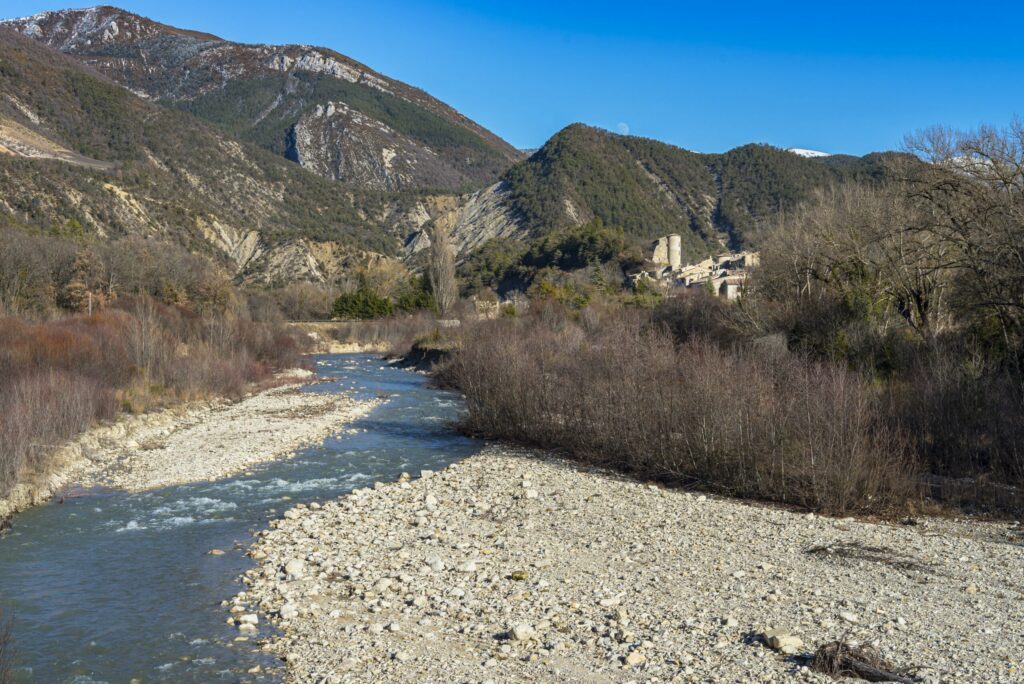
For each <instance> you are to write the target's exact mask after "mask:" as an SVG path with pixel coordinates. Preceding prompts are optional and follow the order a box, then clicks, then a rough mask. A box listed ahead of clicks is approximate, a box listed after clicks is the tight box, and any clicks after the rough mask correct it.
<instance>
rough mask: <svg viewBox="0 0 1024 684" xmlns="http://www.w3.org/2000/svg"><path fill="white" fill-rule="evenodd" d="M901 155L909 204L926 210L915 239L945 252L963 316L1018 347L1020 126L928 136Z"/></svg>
mask: <svg viewBox="0 0 1024 684" xmlns="http://www.w3.org/2000/svg"><path fill="white" fill-rule="evenodd" d="M906 146H907V148H908V149H909V150H910V151H911V152H914V153H915V154H916V155H917V156H919V157H920V158H922V159H924V160H925V161H926V162H928V163H927V164H917V165H910V166H909V169H908V173H907V178H908V183H909V186H910V197H911V198H912V199H913V200H914V201H916V202H919V203H920V204H921V205H922V206H923V207H925V208H927V210H928V213H929V218H930V220H929V221H928V223H927V224H926V225H924V226H922V228H921V230H922V232H925V233H927V234H928V235H929V236H930V239H933V240H935V241H938V242H941V243H942V244H944V245H946V246H947V247H948V251H949V254H950V255H952V256H953V258H952V259H951V260H950V262H949V264H948V266H949V268H951V269H954V270H956V271H957V273H958V276H959V277H958V278H957V286H958V290H959V292H958V295H959V305H960V309H961V311H962V312H963V313H964V314H965V315H969V316H973V317H979V316H980V317H985V318H990V319H992V320H995V321H998V323H999V325H1000V327H1001V329H1002V333H1003V336H1004V338H1005V340H1006V343H1007V345H1008V346H1009V347H1010V348H1014V347H1017V348H1020V346H1021V345H1024V123H1022V122H1021V121H1020V119H1015V120H1014V121H1013V122H1012V123H1011V125H1010V126H1009V127H1008V128H1005V129H999V128H995V127H991V126H983V127H981V128H979V129H978V130H976V131H966V132H964V131H951V130H948V129H943V128H933V129H929V130H926V131H923V132H920V133H918V134H916V135H913V136H910V137H908V138H907V141H906Z"/></svg>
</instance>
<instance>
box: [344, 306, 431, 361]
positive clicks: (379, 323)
mask: <svg viewBox="0 0 1024 684" xmlns="http://www.w3.org/2000/svg"><path fill="white" fill-rule="evenodd" d="M436 329H437V320H436V319H435V318H434V316H432V315H430V314H428V313H426V312H421V313H416V314H411V315H408V316H396V317H394V318H384V319H379V320H370V321H340V322H337V323H332V324H331V327H330V335H331V337H332V338H333V339H335V340H337V341H338V342H342V343H346V344H348V343H354V344H363V345H374V346H377V347H380V348H383V349H385V350H386V351H387V353H388V354H389V355H391V356H401V355H403V354H405V353H406V352H408V351H409V350H410V349H411V348H412V346H413V344H414V343H415V341H416V340H417V339H420V338H422V337H424V336H426V335H429V334H431V333H432V332H433V331H434V330H436Z"/></svg>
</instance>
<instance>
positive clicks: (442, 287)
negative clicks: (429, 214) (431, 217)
mask: <svg viewBox="0 0 1024 684" xmlns="http://www.w3.org/2000/svg"><path fill="white" fill-rule="evenodd" d="M428 275H429V277H430V289H431V291H432V292H433V294H434V303H435V304H436V305H437V312H438V314H440V316H441V318H446V317H447V316H448V314H449V313H450V312H451V310H452V307H454V306H455V302H457V301H458V299H459V285H458V283H457V282H456V280H455V255H454V254H453V253H452V247H451V241H450V240H449V238H448V228H447V227H446V226H445V225H443V224H442V223H441V222H437V221H435V222H434V226H433V228H432V229H431V230H430V265H429V267H428Z"/></svg>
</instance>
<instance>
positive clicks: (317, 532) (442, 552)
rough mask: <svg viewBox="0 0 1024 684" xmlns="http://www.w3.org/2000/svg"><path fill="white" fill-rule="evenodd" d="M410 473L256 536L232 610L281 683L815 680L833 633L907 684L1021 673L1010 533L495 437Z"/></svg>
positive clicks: (1021, 573) (1014, 535)
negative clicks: (881, 513) (756, 499)
mask: <svg viewBox="0 0 1024 684" xmlns="http://www.w3.org/2000/svg"><path fill="white" fill-rule="evenodd" d="M426 475H427V476H426V477H423V478H420V479H416V480H413V481H404V480H403V481H400V482H397V483H390V484H385V485H377V486H376V487H375V488H374V489H372V490H371V489H364V490H357V491H356V492H354V493H353V494H351V495H349V496H346V497H344V498H342V499H340V500H338V501H334V502H331V503H328V504H325V505H323V506H322V507H321V506H319V505H317V504H313V505H311V506H310V507H308V508H307V507H304V506H298V507H296V508H293V509H291V510H289V511H287V512H286V513H285V518H284V519H282V520H279V521H274V522H273V523H272V524H271V527H272V529H271V530H267V531H264V532H263V533H261V534H262V537H261V538H260V539H259V540H258V541H257V543H256V544H255V545H254V547H253V550H252V552H251V553H252V555H253V557H254V558H255V559H257V560H259V561H261V563H260V565H259V566H258V567H257V568H255V569H253V570H251V571H250V572H248V573H247V574H246V576H245V577H244V578H243V580H244V581H245V583H246V584H248V585H250V586H249V587H247V590H246V591H245V592H243V593H241V594H239V596H237V597H235V599H234V600H233V603H232V605H231V609H230V610H231V613H232V615H233V618H235V620H236V622H237V623H238V625H239V629H240V631H241V633H242V636H244V637H253V638H256V639H259V636H260V632H261V631H263V632H264V633H266V621H267V619H268V617H267V616H271V617H270V619H271V620H272V621H273V622H275V623H277V624H278V625H279V626H280V627H282V628H283V630H282V631H281V632H277V633H276V636H274V637H273V638H271V639H269V640H267V641H262V642H260V643H261V644H262V648H263V649H264V650H267V651H272V652H275V653H277V654H279V655H280V656H281V657H282V658H285V659H286V662H287V670H288V678H289V679H290V680H291V681H296V682H348V681H352V682H371V681H372V682H377V681H395V682H488V681H490V682H535V681H539V682H562V681H576V682H668V681H694V682H753V681H756V682H767V681H830V680H829V679H828V678H826V677H824V676H823V675H820V674H816V673H812V672H810V671H809V670H807V668H806V667H804V663H805V661H804V660H803V659H802V657H801V656H802V655H805V654H807V653H809V652H811V651H812V650H813V648H814V647H816V646H817V645H819V644H822V643H825V642H827V641H830V640H833V639H837V638H845V639H847V640H849V641H855V642H860V643H871V644H877V646H878V647H879V648H880V649H881V651H882V653H883V654H884V655H885V656H886V657H887V658H888V659H889V660H890V662H891V663H893V664H894V665H896V666H900V667H905V668H908V669H909V672H910V673H912V674H913V675H915V676H917V677H920V678H921V680H923V681H928V682H940V681H941V682H981V681H991V682H1011V681H1014V682H1020V681H1024V663H1022V658H1024V656H1022V654H1024V593H1022V592H1024V536H1022V534H1021V529H1020V527H1018V526H1016V525H1010V524H1008V523H1003V524H990V523H978V522H971V523H966V522H956V521H948V520H932V519H921V520H918V521H917V524H916V525H912V526H911V525H906V526H903V525H888V524H873V523H868V522H861V521H856V520H838V519H832V518H822V517H817V516H812V515H806V514H798V513H792V512H787V511H784V510H780V509H777V508H771V507H763V506H757V505H748V504H744V503H741V502H737V501H733V500H728V499H717V498H711V497H705V496H700V495H696V494H690V493H685V492H681V491H673V490H665V489H661V488H658V487H654V486H648V485H644V484H639V483H636V482H631V481H628V480H624V479H622V478H619V477H616V476H614V475H610V474H605V473H601V472H597V471H588V470H585V469H580V468H577V467H574V466H573V465H571V464H567V463H565V462H563V461H559V460H556V459H552V458H548V457H545V456H543V455H539V454H532V455H531V454H526V453H524V452H521V451H514V450H510V449H508V448H502V447H497V446H494V447H488V448H486V449H485V450H484V451H483V452H482V453H481V454H479V455H477V456H473V457H471V458H469V459H467V460H465V461H462V462H460V463H458V464H456V465H453V466H451V467H449V468H448V469H446V470H445V471H443V472H440V473H436V474H430V473H426ZM254 623H256V624H254ZM773 627H774V628H784V629H787V630H789V631H790V632H791V633H792V635H793V636H795V637H797V639H799V640H802V642H803V644H802V645H801V644H799V643H798V642H793V641H792V640H790V641H789V643H790V644H793V643H796V644H797V646H796V647H795V648H792V649H787V650H792V651H794V654H793V655H785V654H783V653H779V652H777V651H775V650H772V649H771V648H769V647H768V646H766V645H765V644H764V643H762V641H761V639H760V638H759V636H760V634H761V633H762V632H763V631H764V630H766V629H769V628H773Z"/></svg>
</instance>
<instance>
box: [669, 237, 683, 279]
mask: <svg viewBox="0 0 1024 684" xmlns="http://www.w3.org/2000/svg"><path fill="white" fill-rule="evenodd" d="M668 265H669V267H670V268H671V269H672V270H673V271H676V270H678V269H679V268H681V267H682V265H683V238H681V237H679V236H678V235H669V236H668Z"/></svg>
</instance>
